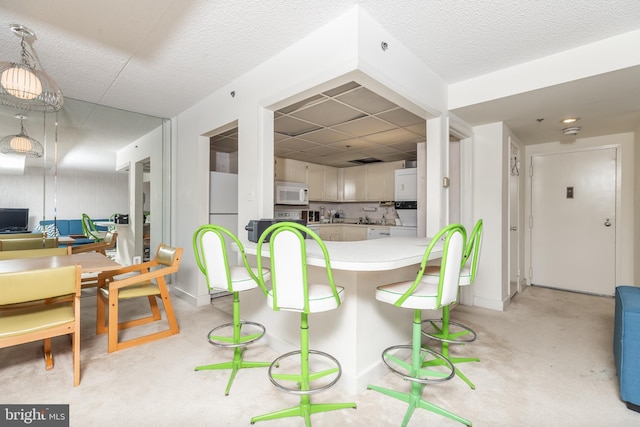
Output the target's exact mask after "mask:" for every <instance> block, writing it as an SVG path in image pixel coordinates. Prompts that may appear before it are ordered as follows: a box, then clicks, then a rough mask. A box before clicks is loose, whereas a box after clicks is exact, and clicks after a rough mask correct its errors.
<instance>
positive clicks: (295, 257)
mask: <svg viewBox="0 0 640 427" xmlns="http://www.w3.org/2000/svg"><path fill="white" fill-rule="evenodd" d="M307 235H308V236H309V238H310V239H312V240H311V244H317V246H319V248H320V249H321V250H322V253H323V255H324V262H325V267H326V272H327V280H328V282H329V284H328V285H325V284H316V283H308V280H307V260H306V258H307V256H306V254H307V240H305V237H306V236H307ZM267 242H268V245H269V254H270V260H271V285H272V287H271V289H270V290H268V289H267V287H266V286H265V282H266V280H263V279H259V282H260V287H261V288H262V290H263V292H264V293H265V296H266V297H267V303H268V305H269V306H270V307H271V308H273V310H274V311H293V312H297V313H300V350H296V351H292V352H289V353H286V354H283V355H282V356H280V357H278V358H277V359H276V360H274V362H273V363H272V365H271V366H270V367H269V379H270V380H271V382H272V383H273V385H274V386H275V387H276V388H277V389H278V390H281V391H283V392H286V393H292V394H296V395H299V396H300V404H299V405H297V406H294V407H291V408H287V409H281V410H278V411H275V412H271V413H268V414H264V415H260V416H257V417H253V418H252V419H251V424H254V423H256V422H258V421H266V420H274V419H279V418H286V417H296V416H300V417H302V418H304V420H305V424H306V426H307V427H310V426H311V414H315V413H318V412H327V411H334V410H337V409H345V408H355V407H356V404H355V403H311V394H314V393H319V392H321V391H324V390H327V389H328V388H330V387H331V386H333V385H334V384H336V383H337V382H338V380H339V379H340V375H341V373H342V370H341V367H340V363H339V362H338V360H337V359H336V358H335V357H333V356H331V355H329V354H327V353H324V352H321V351H317V350H310V349H309V319H308V316H309V314H310V313H318V312H323V311H328V310H334V309H336V308H338V307H339V306H340V304H341V303H342V301H343V299H344V288H342V287H340V286H336V285H335V283H334V280H333V273H332V271H331V266H330V263H329V253H328V252H327V248H326V246H325V244H324V243H323V242H322V240H321V239H320V237H318V235H317V234H315V233H314V232H313V231H311V230H310V229H309V228H307V227H305V226H303V225H300V224H298V223H294V222H279V223H276V224H273V225H271V226H270V227H269V228H267V229H266V230H265V231H264V233H263V234H262V235H261V236H260V239H259V240H258V247H257V253H259V254H260V253H262V245H263V244H265V243H267ZM258 271H259V272H261V271H263V266H262V257H258ZM258 277H259V278H260V277H262V276H260V275H258ZM287 359H288V360H287ZM291 360H293V361H294V362H295V361H296V360H297V361H299V364H300V366H299V367H296V368H295V372H293V373H274V372H273V367H274V366H277V364H278V363H280V368H281V369H284V365H285V364H287V363H291ZM311 362H313V363H311ZM312 364H313V365H314V367H316V366H319V367H321V368H322V369H320V370H315V371H314V370H312V367H311V365H312Z"/></svg>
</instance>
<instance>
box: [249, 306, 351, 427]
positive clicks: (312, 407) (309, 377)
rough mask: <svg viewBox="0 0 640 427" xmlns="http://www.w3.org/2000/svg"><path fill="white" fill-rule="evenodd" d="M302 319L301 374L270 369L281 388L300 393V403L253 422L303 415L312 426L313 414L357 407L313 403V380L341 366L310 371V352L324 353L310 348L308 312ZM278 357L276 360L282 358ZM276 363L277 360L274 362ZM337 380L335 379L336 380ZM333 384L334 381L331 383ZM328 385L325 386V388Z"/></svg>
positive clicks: (341, 404) (337, 370)
mask: <svg viewBox="0 0 640 427" xmlns="http://www.w3.org/2000/svg"><path fill="white" fill-rule="evenodd" d="M300 316H301V320H300V351H299V353H300V373H299V374H282V373H278V374H271V370H269V376H270V379H271V382H272V383H273V384H274V385H275V386H276V387H277V388H278V389H280V390H282V391H285V392H287V391H288V392H290V393H294V394H299V395H300V404H299V405H297V406H293V407H291V408H287V409H281V410H278V411H274V412H270V413H268V414H264V415H258V416H256V417H253V418H251V424H255V423H256V422H258V421H266V420H275V419H279V418H288V417H297V416H299V417H302V418H304V421H305V425H306V426H307V427H311V414H317V413H319V412H328V411H335V410H338V409H346V408H353V409H355V408H356V404H355V403H352V402H349V403H311V396H310V394H311V393H314V392H317V391H319V390H317V389H316V390H313V389H311V382H312V381H313V380H315V379H318V378H321V377H324V376H327V375H330V374H333V373H336V372H339V368H331V369H326V370H324V371H320V372H314V373H310V372H309V354H324V353H321V352H317V351H314V350H309V324H308V314H306V313H301V315H300ZM295 353H298V352H291V353H287V354H285V355H283V356H281V357H280V358H282V357H287V356H289V355H292V354H295ZM280 358H278V359H276V362H277V361H278V360H279V359H280ZM274 363H275V362H274ZM275 379H281V380H287V381H293V382H296V383H297V384H298V387H299V390H292V389H288V388H285V387H283V386H282V385H280V384H278V383H277V382H276V381H275ZM334 382H335V381H334ZM331 385H333V382H332V383H331ZM324 388H326V387H323V388H322V389H324Z"/></svg>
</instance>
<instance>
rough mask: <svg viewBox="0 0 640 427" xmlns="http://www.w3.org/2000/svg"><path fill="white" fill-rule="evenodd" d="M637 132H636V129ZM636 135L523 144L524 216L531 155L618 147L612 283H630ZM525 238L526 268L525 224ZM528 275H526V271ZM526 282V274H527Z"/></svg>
mask: <svg viewBox="0 0 640 427" xmlns="http://www.w3.org/2000/svg"><path fill="white" fill-rule="evenodd" d="M636 135H637V133H636ZM635 138H637V137H636V136H635V135H634V134H633V133H623V134H616V135H606V136H601V137H593V138H578V139H576V141H575V142H574V143H572V144H562V143H560V142H550V143H547V144H535V145H528V146H526V154H525V157H524V160H525V161H524V163H525V164H524V168H523V170H524V173H525V179H526V184H525V191H526V192H527V197H526V207H525V211H526V217H527V218H528V216H529V215H530V213H531V205H530V200H531V197H530V194H531V179H530V177H529V165H530V164H531V156H533V155H536V154H544V153H559V152H571V151H579V150H584V149H589V148H594V147H617V148H618V149H619V153H618V160H619V161H620V162H621V164H620V165H619V172H621V173H620V175H619V187H618V189H619V194H618V197H617V202H616V203H617V205H616V284H617V285H621V284H633V283H634V275H635V274H636V273H635V272H634V270H635V268H636V267H635V264H636V262H635V256H634V254H635V252H634V246H635V245H634V236H635V235H636V232H635V231H634V230H635V229H636V224H635V223H636V219H635V218H634V204H635V198H636V197H637V196H636V195H635V193H636V192H635V191H634V188H635V184H636V182H635V180H637V178H635V168H636V165H637V164H638V163H637V162H636V163H635V164H634V160H635V157H636V156H637V154H634V153H635V152H636V151H638V150H636V149H635V146H634V139H635ZM636 208H637V207H636ZM636 212H638V211H636ZM526 231H527V233H526V242H525V271H529V259H530V244H531V243H530V242H531V240H530V239H531V236H530V233H529V228H528V227H527V228H526ZM527 276H528V275H527ZM527 283H528V284H530V283H529V278H528V277H527Z"/></svg>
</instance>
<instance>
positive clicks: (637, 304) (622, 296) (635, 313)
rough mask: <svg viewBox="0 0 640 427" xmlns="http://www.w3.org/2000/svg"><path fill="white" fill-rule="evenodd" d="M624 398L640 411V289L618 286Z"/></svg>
mask: <svg viewBox="0 0 640 427" xmlns="http://www.w3.org/2000/svg"><path fill="white" fill-rule="evenodd" d="M613 355H614V357H615V360H616V370H617V371H618V381H619V383H620V398H621V399H622V400H623V401H625V402H626V403H627V407H628V408H629V409H632V410H634V411H638V412H640V288H638V287H635V286H618V287H616V307H615V320H614V330H613Z"/></svg>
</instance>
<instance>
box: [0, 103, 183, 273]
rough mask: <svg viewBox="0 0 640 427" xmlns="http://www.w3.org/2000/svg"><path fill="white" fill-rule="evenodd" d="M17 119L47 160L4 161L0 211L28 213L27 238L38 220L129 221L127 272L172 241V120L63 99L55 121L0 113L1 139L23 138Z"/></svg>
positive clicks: (43, 116)
mask: <svg viewBox="0 0 640 427" xmlns="http://www.w3.org/2000/svg"><path fill="white" fill-rule="evenodd" d="M16 115H23V116H25V117H24V119H23V120H22V123H23V126H24V130H25V131H26V133H27V134H28V135H29V137H31V138H34V139H36V140H37V141H39V142H40V143H41V144H42V145H43V148H44V155H43V156H42V157H26V158H25V157H23V156H15V155H3V154H0V183H1V184H2V185H1V186H2V197H1V198H0V208H28V209H29V224H28V229H29V231H32V230H33V229H34V228H36V227H37V226H38V224H39V222H40V221H41V220H53V219H56V220H68V219H80V218H81V216H82V214H83V213H86V214H88V215H89V216H90V217H92V218H96V219H110V218H111V217H112V215H114V214H127V215H129V218H130V221H131V224H130V227H129V232H130V235H131V236H130V238H131V239H132V243H131V247H130V250H129V251H128V252H129V253H127V259H125V260H122V261H123V263H124V264H129V263H131V259H129V258H132V257H133V256H143V255H144V249H145V248H148V246H149V245H150V246H151V247H152V248H153V246H156V247H157V245H158V244H159V243H160V242H162V241H165V240H166V239H165V237H166V238H168V236H169V224H170V221H169V212H170V209H169V206H170V200H169V197H170V192H169V179H168V177H165V176H164V175H167V174H163V173H162V171H163V170H168V169H167V167H170V158H169V154H168V153H170V144H171V141H170V128H169V127H170V121H169V120H167V119H163V118H158V117H152V116H148V115H144V114H139V113H133V112H130V111H124V110H120V109H117V108H111V107H106V106H103V105H99V104H93V103H89V102H85V101H79V100H76V99H72V98H65V102H64V106H63V107H62V109H61V110H59V111H58V112H55V113H41V112H30V111H20V110H16V109H13V108H10V107H6V106H0V138H2V137H4V136H7V135H16V134H19V133H20V132H21V123H20V122H21V120H20V119H18V118H16ZM119 152H120V155H118V153H119ZM151 218H153V221H151ZM145 223H146V225H145ZM145 230H146V231H145ZM145 238H147V239H146V243H147V244H146V245H145V240H144V239H145ZM119 241H120V238H119ZM152 251H153V249H152Z"/></svg>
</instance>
